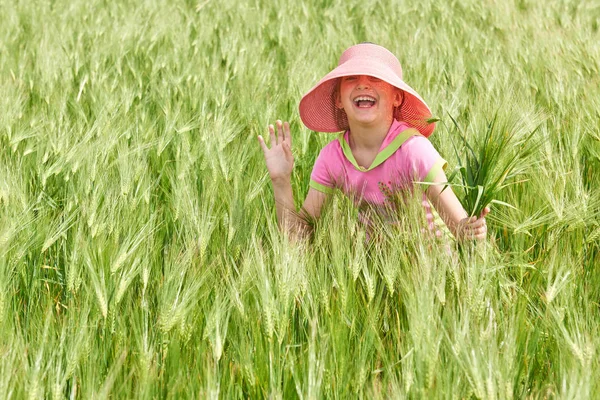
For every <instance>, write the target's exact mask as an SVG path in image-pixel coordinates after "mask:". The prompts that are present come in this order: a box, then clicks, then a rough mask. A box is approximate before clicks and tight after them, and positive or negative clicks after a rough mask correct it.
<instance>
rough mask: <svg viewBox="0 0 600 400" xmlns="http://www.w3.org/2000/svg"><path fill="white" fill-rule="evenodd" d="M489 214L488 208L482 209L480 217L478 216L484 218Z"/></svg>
mask: <svg viewBox="0 0 600 400" xmlns="http://www.w3.org/2000/svg"><path fill="white" fill-rule="evenodd" d="M489 213H490V208H489V207H485V208H484V209H483V211H481V215H480V216H479V218H484V217H485V216H486V215H488V214H489Z"/></svg>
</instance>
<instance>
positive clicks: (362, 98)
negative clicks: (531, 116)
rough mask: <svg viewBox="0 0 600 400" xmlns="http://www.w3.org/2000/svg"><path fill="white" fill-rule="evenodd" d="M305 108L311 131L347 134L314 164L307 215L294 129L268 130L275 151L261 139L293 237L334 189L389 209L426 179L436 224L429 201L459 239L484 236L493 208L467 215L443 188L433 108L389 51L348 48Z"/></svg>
mask: <svg viewBox="0 0 600 400" xmlns="http://www.w3.org/2000/svg"><path fill="white" fill-rule="evenodd" d="M299 108H300V118H301V119H302V122H303V123H304V124H305V125H306V127H307V128H309V129H311V130H313V131H320V132H340V131H343V132H344V133H342V134H341V135H340V136H339V137H338V138H337V139H335V140H333V141H332V142H330V143H329V144H328V145H327V146H325V147H324V148H323V149H322V150H321V153H320V154H319V156H318V158H317V160H316V162H315V165H314V167H313V171H312V173H311V180H310V188H309V191H308V194H307V196H306V199H305V200H304V204H303V206H302V210H303V212H304V213H305V215H304V216H300V215H298V213H297V212H296V208H295V205H294V198H293V194H292V186H291V183H290V181H291V173H292V168H293V165H294V157H293V155H292V152H291V145H292V138H291V135H290V127H289V124H288V123H287V122H284V123H282V122H281V121H279V120H278V121H277V123H276V128H275V127H273V125H270V126H269V135H270V140H271V148H270V149H269V148H268V147H267V145H266V144H265V142H264V140H263V138H262V137H261V136H258V141H259V143H260V146H261V147H262V150H263V152H264V156H265V161H266V164H267V169H268V170H269V175H270V177H271V181H272V183H273V190H274V193H275V204H276V208H277V220H278V223H279V226H280V228H281V229H282V230H283V231H285V232H286V233H288V234H291V235H292V236H296V235H300V236H304V235H306V234H307V233H309V230H310V227H309V225H308V224H307V223H306V222H305V221H306V220H307V219H308V218H318V217H319V214H320V211H321V207H322V206H323V204H324V202H325V200H326V199H327V196H328V195H329V194H331V193H332V191H333V190H334V189H336V188H337V189H340V190H342V192H344V193H345V194H346V195H348V196H352V197H353V198H355V199H359V202H360V203H362V205H365V204H367V205H369V206H374V207H376V208H377V207H379V208H380V209H382V210H383V209H384V208H385V207H383V206H384V205H385V203H386V194H389V193H390V192H394V191H398V190H405V189H409V190H410V188H411V187H412V184H413V183H414V182H426V183H430V185H428V186H427V189H426V190H425V196H426V199H425V201H424V206H425V208H426V212H427V217H428V222H429V225H430V227H432V226H433V216H432V214H431V212H430V211H431V210H430V208H429V204H430V203H431V204H433V206H434V207H435V209H436V210H437V211H438V213H439V214H440V217H441V218H442V219H443V221H444V222H445V224H446V225H447V226H448V228H449V229H450V231H451V232H452V234H453V235H454V236H455V237H456V238H457V239H459V240H465V239H484V238H485V237H486V234H487V226H486V221H485V215H487V213H488V212H489V209H488V208H486V209H485V210H484V211H483V213H482V215H481V216H479V218H477V217H471V218H469V217H468V215H467V212H466V211H465V210H464V209H463V207H462V205H461V204H460V202H459V200H458V199H457V197H456V195H455V194H454V192H453V191H452V189H451V188H450V187H447V188H446V189H445V190H443V189H444V183H446V182H447V178H446V174H445V173H444V168H445V166H446V161H445V160H444V159H442V158H441V157H440V155H439V153H438V152H437V151H436V150H435V149H434V147H433V146H432V145H431V143H430V142H429V140H428V139H427V137H428V136H429V135H431V133H432V132H433V129H434V128H435V124H434V123H433V122H430V120H431V111H430V110H429V107H427V105H426V104H425V102H424V101H423V99H421V97H420V96H419V94H418V93H417V92H416V91H415V90H414V89H412V88H411V87H410V86H408V85H407V84H406V83H404V81H403V80H402V68H401V66H400V62H399V61H398V59H397V58H396V57H395V56H394V55H393V54H392V53H391V52H389V51H388V50H387V49H385V48H384V47H381V46H378V45H375V44H372V43H361V44H358V45H355V46H352V47H350V48H349V49H347V50H346V51H345V52H344V53H343V54H342V56H341V58H340V61H339V63H338V66H337V67H336V68H335V69H334V70H333V71H331V72H330V73H328V74H327V75H325V77H324V78H323V79H321V80H320V81H319V83H317V85H316V86H315V87H313V88H312V89H311V90H309V91H308V93H306V94H305V95H304V96H303V97H302V100H301V101H300V106H299ZM276 132H277V133H276ZM307 217H308V218H307Z"/></svg>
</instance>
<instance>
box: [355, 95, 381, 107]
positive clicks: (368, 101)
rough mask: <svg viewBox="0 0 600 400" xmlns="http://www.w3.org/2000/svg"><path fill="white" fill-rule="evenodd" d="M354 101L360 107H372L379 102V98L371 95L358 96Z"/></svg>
mask: <svg viewBox="0 0 600 400" xmlns="http://www.w3.org/2000/svg"><path fill="white" fill-rule="evenodd" d="M353 101H354V105H355V106H356V107H358V108H370V107H373V106H374V105H375V103H376V102H377V100H375V98H373V97H371V96H358V97H356V98H355V99H354V100H353Z"/></svg>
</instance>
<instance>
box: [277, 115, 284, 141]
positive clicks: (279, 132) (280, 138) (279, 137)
mask: <svg viewBox="0 0 600 400" xmlns="http://www.w3.org/2000/svg"><path fill="white" fill-rule="evenodd" d="M281 142H283V126H282V124H281V120H277V143H281Z"/></svg>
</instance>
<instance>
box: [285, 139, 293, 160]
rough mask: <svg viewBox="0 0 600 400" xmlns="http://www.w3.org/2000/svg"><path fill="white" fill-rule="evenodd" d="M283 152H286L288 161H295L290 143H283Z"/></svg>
mask: <svg viewBox="0 0 600 400" xmlns="http://www.w3.org/2000/svg"><path fill="white" fill-rule="evenodd" d="M283 151H284V152H285V156H286V158H287V159H293V158H294V156H293V155H292V149H290V144H289V143H288V142H283Z"/></svg>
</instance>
